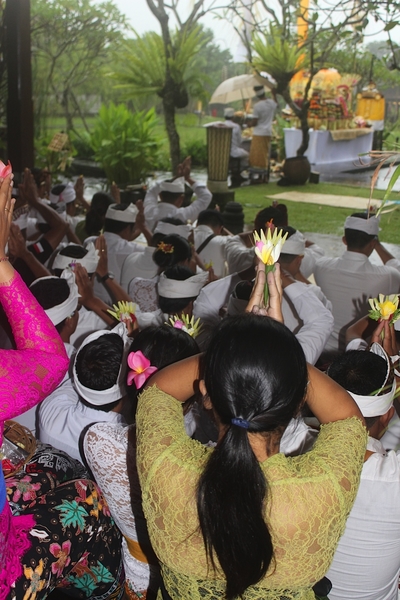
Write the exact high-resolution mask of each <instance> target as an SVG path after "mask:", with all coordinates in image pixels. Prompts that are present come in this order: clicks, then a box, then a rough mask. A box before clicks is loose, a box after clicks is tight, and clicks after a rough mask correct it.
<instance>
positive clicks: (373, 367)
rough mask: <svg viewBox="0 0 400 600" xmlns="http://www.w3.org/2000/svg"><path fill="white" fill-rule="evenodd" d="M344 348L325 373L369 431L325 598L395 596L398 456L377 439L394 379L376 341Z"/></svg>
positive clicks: (399, 530) (388, 412)
mask: <svg viewBox="0 0 400 600" xmlns="http://www.w3.org/2000/svg"><path fill="white" fill-rule="evenodd" d="M371 350H372V352H377V353H378V356H377V355H376V354H374V353H372V352H363V351H358V350H353V351H350V352H345V353H344V355H342V356H341V357H339V358H338V359H336V360H335V361H334V363H332V365H331V366H330V368H329V371H328V374H329V375H330V376H331V377H332V379H334V380H335V381H337V382H338V383H339V384H340V385H342V386H343V387H345V389H347V390H348V391H349V393H350V394H351V396H352V397H353V399H354V400H355V402H356V403H357V405H358V407H359V408H360V410H361V412H362V414H363V416H364V417H365V420H366V425H367V428H368V431H369V438H368V445H367V451H366V454H365V462H364V466H363V469H362V472H361V481H360V487H359V489H358V493H357V497H356V500H355V502H354V505H353V508H352V510H351V512H350V515H349V517H348V519H347V522H346V529H345V532H344V534H343V536H342V537H341V538H340V541H339V545H338V548H337V550H336V553H335V556H334V559H333V562H332V565H331V567H330V569H329V571H328V573H327V577H328V579H330V581H331V582H332V590H331V592H330V593H329V598H330V600H397V598H398V582H399V574H400V454H399V453H397V452H394V451H393V450H391V451H389V452H386V451H385V449H384V447H383V445H382V444H381V442H380V441H379V439H380V437H381V435H382V432H383V431H384V429H385V428H386V426H387V424H388V422H389V420H390V418H391V416H392V415H393V412H394V408H393V398H394V395H395V392H396V381H395V380H394V378H393V371H392V369H391V364H390V359H389V357H388V356H387V355H386V353H385V352H384V350H383V348H382V347H381V346H379V345H378V344H376V343H375V344H373V345H372V347H371Z"/></svg>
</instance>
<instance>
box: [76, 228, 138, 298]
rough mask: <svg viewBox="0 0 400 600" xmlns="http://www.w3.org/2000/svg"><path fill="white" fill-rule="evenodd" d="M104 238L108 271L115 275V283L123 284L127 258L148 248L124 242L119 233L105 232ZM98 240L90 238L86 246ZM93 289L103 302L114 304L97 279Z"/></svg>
mask: <svg viewBox="0 0 400 600" xmlns="http://www.w3.org/2000/svg"><path fill="white" fill-rule="evenodd" d="M104 237H105V240H106V243H107V256H108V269H109V271H110V273H113V275H114V278H115V281H117V282H118V283H121V271H122V266H123V264H124V262H125V259H126V257H127V256H129V255H130V254H132V253H133V252H144V250H145V248H146V246H143V245H142V244H137V243H136V242H129V241H128V240H124V239H122V237H121V236H119V235H118V234H117V233H110V232H109V231H105V232H104ZM96 239H97V237H95V236H93V237H89V238H87V239H86V240H85V244H87V243H88V242H93V243H94V242H95V241H96ZM93 289H94V293H95V295H96V296H97V297H98V298H100V299H101V300H103V302H105V303H106V304H110V305H111V304H112V303H113V301H112V298H111V296H110V295H109V293H108V292H107V290H106V288H105V286H104V285H103V284H102V283H101V282H99V281H97V279H95V280H94V285H93Z"/></svg>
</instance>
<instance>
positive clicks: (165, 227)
mask: <svg viewBox="0 0 400 600" xmlns="http://www.w3.org/2000/svg"><path fill="white" fill-rule="evenodd" d="M191 231H192V228H191V226H190V225H172V223H164V222H163V221H158V223H157V227H156V228H155V230H154V231H153V233H163V234H164V235H171V234H176V235H180V236H182V237H183V238H185V240H187V239H188V237H189V235H190V232H191Z"/></svg>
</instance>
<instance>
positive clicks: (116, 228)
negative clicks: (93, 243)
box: [104, 204, 134, 233]
mask: <svg viewBox="0 0 400 600" xmlns="http://www.w3.org/2000/svg"><path fill="white" fill-rule="evenodd" d="M128 206H129V204H116V205H115V206H113V209H114V210H120V211H124V210H126V209H127V208H128ZM128 225H130V226H131V229H132V228H133V226H134V223H126V222H125V221H116V220H114V219H108V218H105V219H104V231H108V232H109V233H121V231H123V230H124V229H126V227H127V226H128Z"/></svg>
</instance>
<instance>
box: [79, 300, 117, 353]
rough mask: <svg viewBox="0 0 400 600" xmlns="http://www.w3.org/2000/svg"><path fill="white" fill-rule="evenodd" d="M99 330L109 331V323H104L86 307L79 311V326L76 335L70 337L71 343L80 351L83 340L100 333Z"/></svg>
mask: <svg viewBox="0 0 400 600" xmlns="http://www.w3.org/2000/svg"><path fill="white" fill-rule="evenodd" d="M99 329H109V325H108V323H106V321H103V319H102V318H101V317H99V315H98V314H96V313H95V312H93V311H92V310H87V309H86V308H85V307H84V306H82V308H81V309H80V311H79V319H78V325H77V327H76V329H75V331H74V333H73V334H72V335H71V336H70V338H69V341H70V343H71V344H72V345H73V346H75V348H77V349H78V348H79V346H80V345H81V344H82V342H83V340H84V339H85V338H86V337H87V336H88V335H89V334H90V333H93V332H94V331H99Z"/></svg>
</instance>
